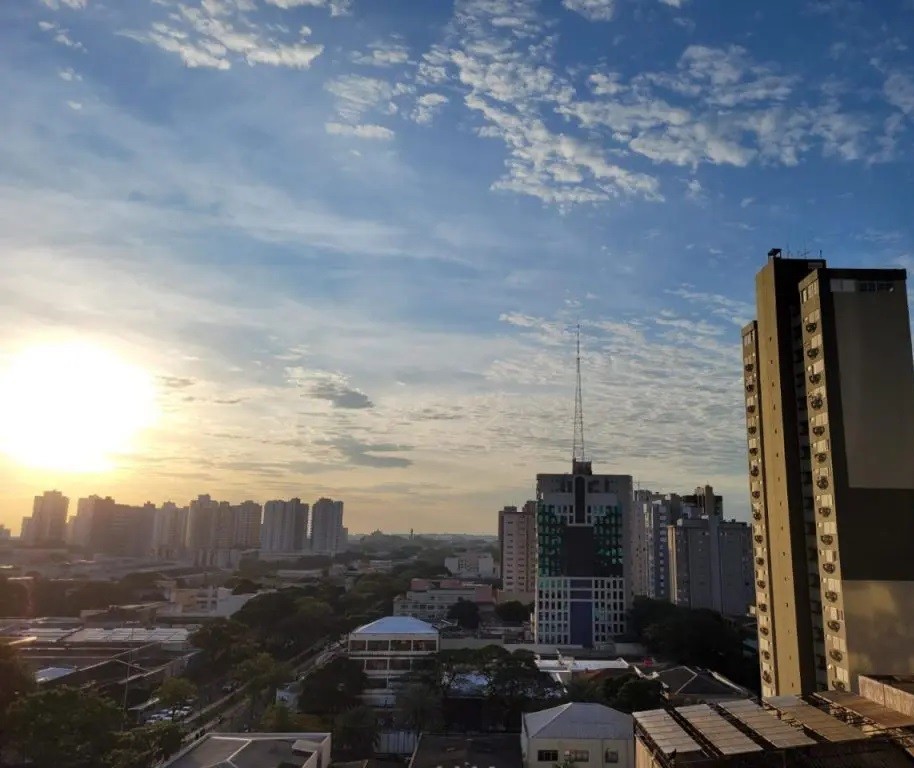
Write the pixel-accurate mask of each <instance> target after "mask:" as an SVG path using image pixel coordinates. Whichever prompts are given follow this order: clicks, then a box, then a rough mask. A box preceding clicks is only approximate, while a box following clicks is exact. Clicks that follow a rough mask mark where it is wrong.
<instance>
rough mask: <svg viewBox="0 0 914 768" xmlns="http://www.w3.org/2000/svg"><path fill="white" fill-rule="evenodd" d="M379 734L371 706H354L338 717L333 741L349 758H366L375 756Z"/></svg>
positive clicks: (375, 716)
mask: <svg viewBox="0 0 914 768" xmlns="http://www.w3.org/2000/svg"><path fill="white" fill-rule="evenodd" d="M379 735H380V734H379V730H378V716H377V715H376V714H375V711H374V710H373V709H372V708H371V707H365V706H360V707H354V708H353V709H350V710H347V711H346V712H344V713H343V714H341V715H340V716H339V717H338V718H337V719H336V724H335V726H334V729H333V743H334V745H335V746H336V748H337V750H339V752H340V753H342V754H343V755H345V756H346V757H347V758H349V759H364V758H369V757H372V756H373V754H374V749H375V745H376V744H377V743H378V737H379ZM336 759H339V757H336Z"/></svg>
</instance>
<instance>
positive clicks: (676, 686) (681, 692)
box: [644, 665, 752, 707]
mask: <svg viewBox="0 0 914 768" xmlns="http://www.w3.org/2000/svg"><path fill="white" fill-rule="evenodd" d="M644 677H646V678H647V679H648V680H657V681H658V682H659V683H660V685H661V686H662V692H663V697H664V698H665V699H666V700H667V701H668V702H670V704H672V705H673V706H676V707H680V706H685V705H687V704H710V703H712V702H715V701H733V700H736V699H748V698H750V697H751V696H752V693H751V692H750V691H748V690H746V689H745V688H743V687H741V686H739V685H737V684H736V683H734V682H733V681H732V680H728V679H727V678H726V677H724V676H723V675H720V674H718V673H717V672H714V671H712V670H710V669H701V668H700V667H687V666H684V665H683V666H678V667H670V668H669V669H663V670H660V671H658V672H652V673H651V674H649V675H644Z"/></svg>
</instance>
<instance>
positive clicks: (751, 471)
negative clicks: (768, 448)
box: [749, 467, 759, 477]
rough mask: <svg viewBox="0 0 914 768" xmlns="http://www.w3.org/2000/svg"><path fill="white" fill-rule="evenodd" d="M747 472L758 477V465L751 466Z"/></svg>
mask: <svg viewBox="0 0 914 768" xmlns="http://www.w3.org/2000/svg"><path fill="white" fill-rule="evenodd" d="M749 474H750V475H752V476H753V477H758V476H759V468H758V467H753V468H752V469H750V470H749Z"/></svg>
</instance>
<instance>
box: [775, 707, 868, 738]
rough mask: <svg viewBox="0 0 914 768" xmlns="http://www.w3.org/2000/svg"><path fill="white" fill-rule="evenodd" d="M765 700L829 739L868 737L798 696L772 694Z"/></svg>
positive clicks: (782, 712) (783, 713) (785, 714)
mask: <svg viewBox="0 0 914 768" xmlns="http://www.w3.org/2000/svg"><path fill="white" fill-rule="evenodd" d="M764 702H765V703H766V704H767V705H768V706H770V707H774V708H775V709H776V710H778V712H780V713H781V714H782V715H783V716H784V717H786V718H789V719H790V720H794V721H796V722H798V723H800V724H801V725H805V726H806V727H807V728H809V730H811V731H813V732H814V733H817V734H818V735H819V736H821V737H822V738H823V739H827V740H828V741H855V740H857V739H865V738H866V734H865V733H863V731H859V730H857V729H856V728H854V727H852V726H850V725H847V724H846V723H842V722H841V721H840V720H837V719H835V718H834V717H832V716H831V715H829V714H827V713H825V712H823V711H822V710H821V709H816V708H815V707H814V706H812V705H811V704H807V703H806V702H805V701H803V700H802V699H800V698H799V697H797V696H772V697H770V698H767V699H764Z"/></svg>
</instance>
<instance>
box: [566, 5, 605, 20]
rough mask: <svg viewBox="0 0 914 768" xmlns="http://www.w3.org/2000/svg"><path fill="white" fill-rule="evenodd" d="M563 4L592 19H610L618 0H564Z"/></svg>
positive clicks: (570, 9)
mask: <svg viewBox="0 0 914 768" xmlns="http://www.w3.org/2000/svg"><path fill="white" fill-rule="evenodd" d="M562 5H564V6H565V7H566V8H567V9H568V10H569V11H574V12H575V13H579V14H581V16H583V17H584V18H585V19H590V21H610V20H611V19H612V17H613V13H614V12H615V9H616V0H562Z"/></svg>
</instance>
